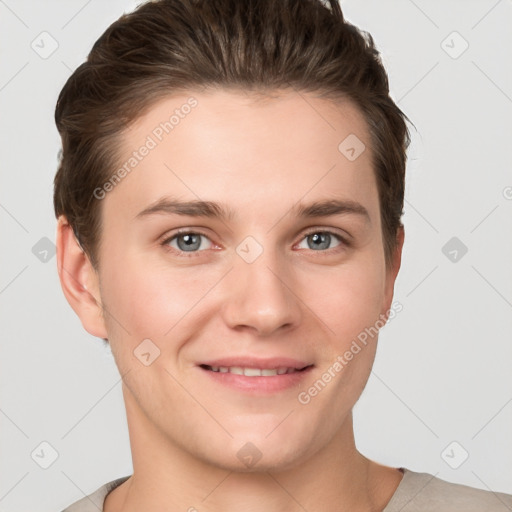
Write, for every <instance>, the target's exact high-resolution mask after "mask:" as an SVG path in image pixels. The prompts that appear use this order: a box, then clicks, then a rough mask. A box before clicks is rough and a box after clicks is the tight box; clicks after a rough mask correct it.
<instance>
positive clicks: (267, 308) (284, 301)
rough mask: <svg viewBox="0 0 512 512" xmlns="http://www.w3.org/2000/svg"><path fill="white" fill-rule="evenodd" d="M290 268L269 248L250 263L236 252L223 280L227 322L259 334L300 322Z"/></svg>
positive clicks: (235, 327)
mask: <svg viewBox="0 0 512 512" xmlns="http://www.w3.org/2000/svg"><path fill="white" fill-rule="evenodd" d="M292 270H293V268H292V267H291V266H290V265H289V264H288V265H287V264H286V262H285V261H282V259H281V260H280V259H279V258H278V257H276V255H275V252H273V251H270V250H265V251H263V253H262V254H261V255H260V256H259V257H258V258H257V259H256V260H255V261H253V262H252V263H248V262H247V261H245V260H244V259H242V258H240V257H238V256H237V255H235V258H234V268H233V270H232V271H231V272H229V274H228V276H227V278H226V279H225V280H224V299H225V300H224V303H223V304H224V305H223V308H222V315H223V317H224V321H225V322H226V324H227V325H228V326H229V327H230V328H232V329H235V330H238V331H242V330H247V331H253V332H254V333H256V334H257V335H258V336H261V337H263V336H269V335H272V334H273V333H276V332H277V331H284V330H291V329H293V328H295V327H296V326H297V325H299V322H300V319H301V307H300V305H301V301H300V298H299V293H298V290H297V289H296V288H297V286H296V284H295V283H294V279H293V271H292Z"/></svg>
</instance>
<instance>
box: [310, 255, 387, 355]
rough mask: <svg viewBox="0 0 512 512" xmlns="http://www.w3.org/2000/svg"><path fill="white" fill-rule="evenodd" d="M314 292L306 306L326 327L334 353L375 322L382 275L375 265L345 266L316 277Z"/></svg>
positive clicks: (378, 308)
mask: <svg viewBox="0 0 512 512" xmlns="http://www.w3.org/2000/svg"><path fill="white" fill-rule="evenodd" d="M314 290H315V291H314V294H313V295H311V303H310V307H311V309H312V310H313V311H314V312H315V313H316V314H317V315H318V317H319V318H320V319H321V320H322V321H323V322H324V323H325V325H327V326H328V327H329V329H330V332H331V334H332V335H333V337H334V338H335V340H336V344H337V345H338V346H337V347H336V348H337V349H338V350H341V349H342V348H343V346H345V345H350V343H351V341H352V339H354V338H356V337H357V336H358V335H359V334H360V333H361V332H362V331H364V329H365V328H367V327H370V326H372V325H374V324H375V322H376V321H377V320H378V319H379V315H380V311H381V306H382V301H383V276H382V272H381V270H380V268H379V267H378V266H376V265H375V263H372V264H371V263H370V262H368V264H364V263H361V262H358V263H357V264H356V263H354V264H347V265H345V266H340V267H339V268H338V269H336V270H334V269H333V271H332V272H330V273H326V274H325V275H322V276H321V277H318V276H317V278H316V279H315V287H314ZM306 303H307V301H306ZM308 305H309V304H308Z"/></svg>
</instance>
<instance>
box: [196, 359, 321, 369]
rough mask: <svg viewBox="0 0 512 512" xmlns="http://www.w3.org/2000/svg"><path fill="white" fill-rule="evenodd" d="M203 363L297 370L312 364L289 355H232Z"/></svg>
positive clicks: (207, 364) (208, 364)
mask: <svg viewBox="0 0 512 512" xmlns="http://www.w3.org/2000/svg"><path fill="white" fill-rule="evenodd" d="M201 365H206V366H223V367H233V366H238V367H241V368H261V369H262V370H265V369H272V368H295V369H296V370H302V369H303V368H305V367H306V366H311V363H307V362H305V361H300V360H298V359H293V358H289V357H270V358H265V359H260V358H256V357H248V356H232V357H225V358H222V359H210V360H208V361H202V362H201V363H199V366H201Z"/></svg>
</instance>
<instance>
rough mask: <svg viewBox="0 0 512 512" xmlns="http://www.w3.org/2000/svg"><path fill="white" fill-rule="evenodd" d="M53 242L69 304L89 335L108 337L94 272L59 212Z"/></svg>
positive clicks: (63, 288) (97, 280)
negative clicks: (54, 240) (54, 241)
mask: <svg viewBox="0 0 512 512" xmlns="http://www.w3.org/2000/svg"><path fill="white" fill-rule="evenodd" d="M56 245H57V270H58V273H59V279H60V284H61V287H62V291H63V292H64V295H65V297H66V299H67V301H68V302H69V305H70V306H71V307H72V308H73V310H74V311H75V313H76V314H77V315H78V317H79V318H80V321H81V322H82V325H83V327H84V329H85V330H86V331H87V332H88V333H89V334H92V335H93V336H97V337H98V338H108V336H107V330H106V327H105V321H104V319H103V314H102V307H101V300H100V294H99V279H98V275H97V272H96V271H95V269H94V268H93V266H92V264H91V262H90V260H89V257H88V256H87V254H85V252H84V251H83V250H82V248H81V247H80V245H79V244H78V242H77V240H76V237H75V234H74V233H73V229H72V228H71V226H70V225H69V223H68V222H67V219H66V218H65V217H64V216H63V215H61V216H60V217H59V219H58V222H57V233H56Z"/></svg>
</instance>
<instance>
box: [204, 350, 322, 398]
mask: <svg viewBox="0 0 512 512" xmlns="http://www.w3.org/2000/svg"><path fill="white" fill-rule="evenodd" d="M314 366H315V365H314V364H307V363H306V362H304V361H297V360H295V359H290V358H281V357H276V358H269V359H257V358H253V357H230V358H226V359H218V360H215V361H208V362H207V363H202V364H198V365H197V367H198V368H199V369H200V371H201V372H202V373H203V375H205V376H206V377H207V378H208V382H211V383H214V385H219V386H221V387H223V388H224V389H230V390H231V391H234V392H236V393H240V392H242V393H246V394H247V393H248V394H250V395H251V396H261V395H268V394H275V393H279V392H285V391H286V390H289V391H291V390H293V389H296V388H297V387H298V386H301V385H303V384H304V380H305V379H306V378H307V377H306V376H307V375H309V374H310V372H311V371H312V369H313V368H314Z"/></svg>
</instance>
